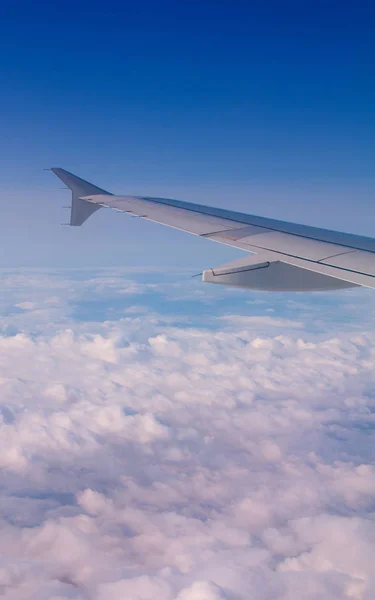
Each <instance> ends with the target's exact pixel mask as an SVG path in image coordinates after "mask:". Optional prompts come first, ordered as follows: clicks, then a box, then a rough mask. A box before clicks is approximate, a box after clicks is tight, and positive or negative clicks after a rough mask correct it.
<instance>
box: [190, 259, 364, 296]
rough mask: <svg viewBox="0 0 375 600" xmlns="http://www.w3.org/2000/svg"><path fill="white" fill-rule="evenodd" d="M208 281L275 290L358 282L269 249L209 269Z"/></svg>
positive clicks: (331, 287)
mask: <svg viewBox="0 0 375 600" xmlns="http://www.w3.org/2000/svg"><path fill="white" fill-rule="evenodd" d="M202 280H203V281H204V282H207V283H218V284H222V285H227V286H232V287H240V288H246V289H252V290H262V291H273V292H276V291H277V292H318V291H327V290H339V289H344V288H350V287H356V286H355V284H353V283H350V282H346V281H341V280H340V279H336V278H334V277H329V276H327V275H322V274H320V273H315V272H313V271H309V270H306V269H302V268H299V267H296V266H293V265H289V264H287V263H284V262H281V261H279V260H275V259H274V258H272V256H271V255H269V254H267V253H263V254H258V255H254V256H250V257H248V256H247V257H244V258H240V259H239V260H237V261H234V262H231V263H227V264H224V265H221V266H220V267H214V268H212V269H207V270H205V271H203V273H202Z"/></svg>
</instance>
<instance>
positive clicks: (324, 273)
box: [52, 169, 375, 291]
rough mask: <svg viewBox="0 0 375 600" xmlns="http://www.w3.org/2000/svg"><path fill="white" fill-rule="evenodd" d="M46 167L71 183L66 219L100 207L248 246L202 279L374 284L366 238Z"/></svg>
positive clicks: (262, 284) (310, 285) (317, 286)
mask: <svg viewBox="0 0 375 600" xmlns="http://www.w3.org/2000/svg"><path fill="white" fill-rule="evenodd" d="M52 171H53V172H54V173H55V174H56V175H57V176H58V177H60V179H62V180H63V181H64V183H65V184H66V185H67V186H68V187H69V188H71V189H72V196H73V203H72V217H71V223H70V224H71V225H81V224H82V223H83V221H84V220H86V219H87V218H88V216H90V214H92V212H94V211H95V210H97V209H98V208H99V207H101V206H105V207H109V208H112V209H114V210H117V211H120V212H124V213H127V214H129V215H132V216H137V217H140V218H142V219H146V220H149V221H154V222H156V223H161V224H163V225H166V226H168V227H173V228H176V229H180V230H182V231H186V232H188V233H191V234H194V235H197V236H200V237H204V238H207V239H209V240H214V241H216V242H220V243H222V244H226V245H229V246H232V247H234V248H239V249H241V250H244V251H246V252H247V253H252V254H250V255H249V254H247V255H246V256H244V257H243V258H241V259H239V260H238V261H234V262H232V263H229V264H227V265H223V266H221V267H217V268H213V269H208V270H206V271H204V272H203V280H204V281H209V282H212V283H222V284H225V285H232V286H238V287H245V288H251V289H263V290H281V291H292V290H294V291H304V290H325V289H327V290H333V289H340V288H345V287H353V286H358V285H359V286H365V287H371V288H374V287H375V240H374V239H372V238H367V237H363V236H357V235H351V234H347V233H340V232H335V231H329V230H325V229H319V228H316V227H309V226H305V225H297V224H294V223H286V222H283V221H277V220H273V219H267V218H263V217H258V216H254V215H246V214H242V213H237V212H232V211H228V210H223V209H218V208H213V207H210V206H203V205H199V204H192V203H187V202H181V201H178V200H170V199H167V198H150V197H143V196H142V197H141V196H115V195H111V194H109V193H107V192H104V190H101V189H100V188H97V187H95V186H93V185H92V184H89V183H88V182H86V181H84V180H82V179H80V178H78V177H76V176H75V175H72V174H71V173H68V172H67V171H65V170H63V169H52ZM74 211H75V214H74ZM254 254H256V256H254Z"/></svg>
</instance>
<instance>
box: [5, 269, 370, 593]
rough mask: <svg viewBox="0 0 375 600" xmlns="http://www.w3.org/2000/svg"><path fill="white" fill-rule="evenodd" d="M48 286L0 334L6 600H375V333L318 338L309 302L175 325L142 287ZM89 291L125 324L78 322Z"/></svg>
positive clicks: (13, 293) (24, 302)
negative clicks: (116, 309) (114, 303)
mask: <svg viewBox="0 0 375 600" xmlns="http://www.w3.org/2000/svg"><path fill="white" fill-rule="evenodd" d="M38 277H39V279H37V280H35V279H34V280H32V278H31V277H30V279H31V281H32V284H31V285H30V286H29V288H28V285H27V281H25V286H24V288H23V291H22V293H20V292H19V291H18V292H17V289H19V280H18V283H15V284H14V285H13V284H12V283H9V282H8V287H7V289H8V292H9V302H10V304H11V299H12V298H13V306H14V310H13V312H12V311H11V310H10V311H9V314H8V316H6V317H4V321H3V329H4V335H3V336H2V337H0V367H1V372H0V376H1V387H2V394H1V405H0V409H1V415H2V418H1V436H0V468H1V472H2V479H1V486H2V496H1V500H0V517H1V536H0V554H1V556H2V559H1V562H0V593H1V594H2V595H3V596H4V598H6V599H7V600H8V599H9V600H13V599H17V600H22V599H29V598H35V599H36V598H37V599H38V600H43V599H48V600H50V599H52V598H54V599H55V600H57V599H58V598H59V599H63V598H64V599H65V598H69V599H74V600H77V599H85V600H87V598H89V599H92V600H104V599H107V598H111V600H124V599H126V600H155V599H156V598H157V599H158V600H221V599H229V600H241V599H245V598H246V599H248V598H257V600H258V599H259V600H271V599H272V600H295V598H299V597H303V598H304V599H306V600H315V599H318V598H319V599H320V598H325V599H326V600H331V599H332V600H333V599H335V600H336V599H339V598H340V599H341V598H350V599H353V600H370V599H372V598H373V597H374V593H375V579H374V574H373V573H374V568H373V566H374V561H373V556H372V555H373V548H374V544H375V523H374V519H373V514H374V513H373V511H374V498H375V469H374V467H373V462H374V451H373V431H374V427H375V417H374V415H375V394H374V379H375V376H374V363H375V351H374V336H373V335H372V334H369V333H367V332H366V331H365V328H364V327H363V328H361V327H360V325H357V326H356V328H353V326H351V327H348V328H347V329H348V331H347V332H345V329H346V328H345V325H342V326H341V329H342V331H341V332H339V331H338V328H337V327H336V326H333V325H332V327H331V328H328V330H327V331H326V332H325V333H322V332H321V331H320V332H319V333H316V332H313V331H312V327H309V326H308V325H307V322H306V321H305V319H304V315H305V314H308V315H310V316H311V315H314V314H316V310H317V308H316V305H315V304H314V303H316V302H317V301H316V300H315V299H314V300H313V301H312V300H309V299H308V297H307V296H301V297H299V302H300V304H301V306H302V308H300V310H299V311H297V309H296V318H295V319H294V320H293V319H291V316H290V314H288V313H285V312H284V313H281V311H280V310H279V309H278V308H277V305H274V306H273V307H272V308H270V307H269V306H268V308H266V309H265V307H264V306H263V305H261V306H263V308H261V309H260V310H256V306H257V304H256V303H254V304H253V305H249V307H248V309H247V310H245V309H244V306H245V301H246V300H245V298H247V299H248V297H246V296H241V298H242V302H243V306H242V308H243V314H231V313H230V311H229V310H227V313H226V314H225V315H224V314H223V311H222V310H221V309H220V310H217V309H215V304H214V303H213V302H211V305H210V306H211V318H210V320H207V324H206V326H203V325H202V324H201V323H199V324H198V323H197V322H196V317H195V316H194V315H193V314H192V313H190V314H189V312H188V311H187V314H186V316H185V319H186V322H185V323H184V322H181V323H179V324H178V325H176V323H175V322H174V321H176V320H177V321H178V316H176V315H174V316H172V315H171V314H169V313H168V311H165V313H164V314H163V315H161V314H158V311H157V310H156V309H155V306H153V305H152V304H151V303H150V300H149V299H148V298H147V290H148V289H149V288H147V286H146V287H142V288H140V287H139V286H140V283H139V281H137V280H136V279H134V280H131V278H130V279H128V280H127V281H124V280H123V278H122V282H121V285H119V281H118V279H121V276H119V277H118V278H116V276H114V282H113V286H112V288H111V286H106V283H108V281H104V282H103V278H102V277H101V276H96V277H95V276H93V277H92V276H91V274H90V275H89V276H87V275H86V276H84V275H82V273H81V274H80V276H79V277H73V276H72V275H71V276H70V277H71V278H70V279H69V280H68V279H67V278H65V279H63V278H61V279H60V280H59V281H60V284H61V285H60V287H58V286H54V285H53V284H54V281H56V280H55V279H54V277H55V276H53V275H49V274H44V275H43V278H42V279H40V276H38ZM107 277H108V276H107ZM25 278H26V279H27V275H25ZM145 279H146V280H147V277H145ZM38 281H39V284H38ZM40 281H42V282H43V285H41V284H40ZM149 285H153V286H159V287H155V288H153V289H156V290H157V289H159V291H160V289H164V288H163V285H164V283H162V282H159V283H155V282H154V281H151V278H150V281H149ZM192 285H193V284H192ZM90 286H92V288H94V289H95V290H96V292H95V294H94V296H95V298H96V299H97V300H98V301H99V300H100V302H103V301H104V302H107V304H110V303H111V298H112V296H111V294H112V292H113V290H115V294H117V296H118V297H121V302H122V303H123V305H122V306H121V311H122V316H119V313H116V315H115V318H113V319H107V320H106V321H99V320H97V321H96V322H94V321H90V317H89V315H88V316H87V320H83V319H80V320H77V319H75V318H73V316H72V315H74V312H75V310H76V308H77V307H75V306H73V304H74V302H73V299H76V298H77V296H79V295H80V294H81V297H82V293H83V292H82V290H86V292H85V293H87V289H88V288H89V287H90ZM160 286H161V287H160ZM111 289H112V291H111ZM195 289H196V288H195V287H192V288H191V290H190V291H191V293H192V294H194V293H195ZM31 290H34V292H33V293H32V294H31ZM59 290H60V291H59ZM106 290H107V291H106ZM124 290H125V291H124ZM171 290H172V291H171ZM210 290H211V288H209V290H208V292H207V296H206V297H205V296H203V297H202V300H201V301H202V306H203V304H204V303H206V304H207V302H208V303H209V302H210V294H211V291H210ZM183 293H185V294H186V289H184V290H181V289H179V287H178V286H177V287H176V286H175V284H173V285H172V286H171V288H170V290H169V292H168V293H167V294H166V301H167V300H168V302H169V303H170V304H169V305H170V306H172V305H173V298H175V300H176V302H177V301H178V302H180V300H178V298H179V297H180V296H181V294H183ZM215 293H216V292H215ZM356 293H357V294H358V292H356ZM168 294H169V295H168ZM218 294H222V292H221V291H220V292H218ZM117 296H116V297H117ZM132 296H134V298H132ZM167 296H168V298H167ZM219 297H220V298H222V297H223V296H218V297H217V298H219ZM226 297H227V298H228V300H227V305H228V307H229V306H230V304H231V303H233V298H235V297H236V296H230V295H229V296H226ZM51 298H52V300H51ZM315 298H316V297H315ZM337 298H338V299H339V302H341V305H342V306H344V305H345V303H346V305H347V308H346V309H342V311H343V313H342V314H343V315H344V312H345V310H347V311H348V314H349V313H350V311H351V310H352V308H351V307H352V303H353V301H355V298H356V297H355V295H353V292H351V293H348V294H347V295H346V296H345V295H344V294H343V295H339V296H337ZM358 298H359V296H358ZM304 299H305V300H304ZM353 299H354V300H353ZM140 300H141V302H140ZM278 301H279V300H276V301H275V302H276V303H277V302H278ZM284 301H285V303H287V302H288V301H289V300H288V298H287V297H284ZM255 302H260V303H261V302H266V301H265V300H264V299H263V296H262V297H260V296H257V297H256V298H255ZM291 302H296V301H295V300H291ZM309 302H310V303H311V304H310V305H309V304H308V303H309ZM321 302H322V304H321V306H325V311H326V316H325V323H326V324H327V323H329V322H330V313H329V306H330V305H329V302H328V300H327V299H326V300H324V299H323V300H322V301H321ZM324 303H325V304H324ZM220 306H221V305H220ZM265 310H268V312H267V314H266V315H265V314H264V312H265ZM51 311H52V312H51ZM327 311H328V312H327ZM332 311H333V312H332V322H333V321H334V308H333V305H332ZM223 316H225V318H222V317H223ZM51 317H52V318H51ZM189 319H190V323H189V322H188V321H189ZM198 321H199V319H198ZM12 327H13V329H14V330H13V331H12V332H11V334H10V333H9V331H8V332H7V330H8V329H9V328H12Z"/></svg>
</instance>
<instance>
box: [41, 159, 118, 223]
mask: <svg viewBox="0 0 375 600" xmlns="http://www.w3.org/2000/svg"><path fill="white" fill-rule="evenodd" d="M50 170H51V171H53V173H54V174H55V175H57V177H59V178H60V179H61V181H63V182H64V183H65V185H66V186H68V188H69V189H70V190H72V209H71V213H70V223H69V225H74V226H78V225H82V223H84V222H85V221H86V219H88V218H89V217H90V215H92V214H93V213H94V212H95V211H97V210H99V208H100V206H98V205H97V204H92V203H90V202H87V200H82V199H81V198H80V196H96V195H97V194H108V195H110V196H111V195H112V194H110V193H109V192H106V191H105V190H103V189H102V188H99V187H97V186H96V185H93V184H92V183H89V182H88V181H85V180H84V179H81V177H77V176H76V175H73V174H72V173H69V171H65V169H58V168H53V169H50Z"/></svg>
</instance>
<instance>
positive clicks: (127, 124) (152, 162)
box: [0, 1, 375, 267]
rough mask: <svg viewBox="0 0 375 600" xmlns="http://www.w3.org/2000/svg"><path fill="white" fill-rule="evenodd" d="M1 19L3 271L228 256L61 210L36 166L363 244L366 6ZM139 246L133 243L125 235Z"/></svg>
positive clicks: (131, 9)
mask: <svg viewBox="0 0 375 600" xmlns="http://www.w3.org/2000/svg"><path fill="white" fill-rule="evenodd" d="M348 4H349V3H342V2H307V3H303V4H302V3H300V2H295V3H290V2H289V3H288V2H287V3H279V2H266V3H258V2H257V3H255V2H217V1H215V2H205V1H203V2H181V3H178V2H166V1H161V2H139V3H137V4H135V3H128V2H123V3H116V2H115V3H113V2H109V3H106V4H102V3H97V4H95V2H94V3H93V2H90V3H87V2H85V1H83V2H80V3H71V2H65V3H64V4H55V3H37V4H34V3H30V2H25V3H23V2H21V3H14V5H10V6H5V8H3V9H2V15H1V17H2V18H1V24H0V33H1V35H0V48H1V56H2V69H1V73H0V77H1V80H0V81H1V94H0V126H1V131H2V144H1V155H0V158H1V161H0V173H1V191H2V193H1V202H2V221H1V239H2V246H3V252H2V257H1V260H0V263H1V265H2V266H18V265H25V266H28V265H30V266H55V265H56V266H65V265H66V266H71V265H74V264H77V265H78V266H96V265H98V266H99V265H102V266H103V265H112V264H116V265H122V264H125V265H131V264H138V265H139V264H145V263H147V264H148V265H150V264H151V265H164V264H165V265H176V264H182V265H184V266H190V265H192V266H201V267H209V266H213V265H214V264H216V263H219V262H220V261H223V260H226V259H228V260H229V259H230V258H232V257H234V254H233V252H232V251H231V250H230V249H227V248H223V247H219V246H217V245H214V244H209V243H208V242H206V241H202V240H196V239H192V238H189V237H188V236H186V235H184V234H182V233H179V232H175V231H173V232H172V231H168V232H167V231H165V230H163V229H162V228H160V227H158V226H155V225H152V224H146V223H141V222H138V221H137V220H132V221H130V220H129V219H127V218H126V217H125V216H122V215H118V214H116V213H112V214H111V213H110V212H109V211H100V213H98V214H96V215H95V216H94V217H92V219H91V220H90V221H89V222H88V223H87V224H86V225H85V226H84V228H82V229H80V230H76V229H72V230H69V229H68V228H63V227H61V226H60V223H61V222H64V221H66V220H67V216H66V215H65V214H64V212H63V210H62V209H61V205H64V204H69V199H68V197H67V195H66V192H64V191H62V190H60V182H59V181H58V180H54V178H53V176H52V175H51V174H49V173H47V172H43V171H42V168H43V167H50V166H61V167H64V168H66V169H68V170H71V171H72V172H75V173H77V174H78V175H81V176H82V177H84V178H85V179H88V180H91V181H93V182H94V183H97V184H98V185H100V186H102V187H104V188H107V189H109V190H111V191H118V192H132V193H152V194H155V195H162V196H163V195H164V196H171V197H177V198H181V199H183V200H188V201H199V202H203V203H207V204H212V205H217V206H225V207H228V208H235V209H239V210H242V211H245V212H250V213H255V214H263V215H266V216H274V217H279V218H283V219H286V220H294V221H299V222H305V223H311V224H316V225H320V226H323V227H324V226H325V227H329V228H335V229H343V230H347V231H355V232H358V233H364V234H366V235H374V222H375V210H374V206H373V205H374V197H375V176H374V150H375V142H374V139H375V137H374V133H375V131H374V130H375V127H374V125H375V117H374V110H373V107H374V103H375V97H374V96H375V84H374V69H373V64H374V58H375V42H374V36H373V26H372V25H373V22H374V21H373V17H374V16H375V12H374V8H373V4H372V3H370V2H368V3H367V2H359V3H356V4H354V3H350V6H348ZM141 237H142V238H143V243H142V247H141V249H140V244H139V240H140V238H141Z"/></svg>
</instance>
